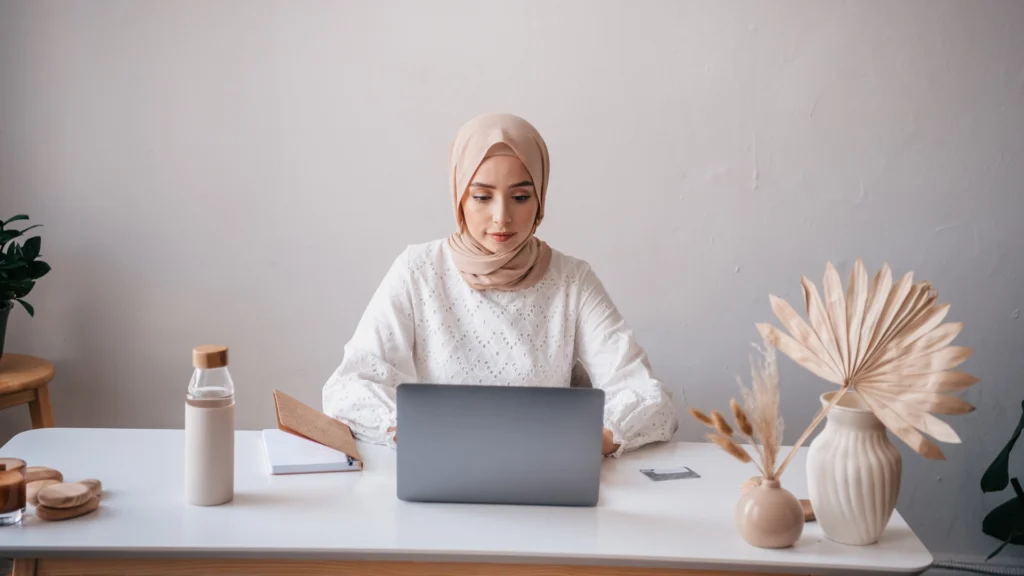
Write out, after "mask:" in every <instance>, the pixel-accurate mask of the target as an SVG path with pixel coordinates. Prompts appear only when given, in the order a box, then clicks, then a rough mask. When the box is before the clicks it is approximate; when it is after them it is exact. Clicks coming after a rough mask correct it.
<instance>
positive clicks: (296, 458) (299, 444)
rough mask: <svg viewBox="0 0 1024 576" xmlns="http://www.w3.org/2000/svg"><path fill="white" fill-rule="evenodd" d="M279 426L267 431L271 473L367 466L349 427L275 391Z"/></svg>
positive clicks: (264, 450)
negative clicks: (364, 464)
mask: <svg viewBox="0 0 1024 576" xmlns="http://www.w3.org/2000/svg"><path fill="white" fill-rule="evenodd" d="M274 406H275V408H276V410H277V428H276V429H272V428H270V429H266V430H263V452H264V454H265V455H266V459H267V469H268V470H269V472H270V473H271V474H303V473H313V472H346V471H358V470H362V469H363V462H362V457H360V455H359V450H358V449H357V448H356V443H355V439H354V438H353V437H352V431H351V429H349V427H348V426H346V425H345V424H343V423H341V422H339V421H338V420H335V419H334V418H331V417H329V416H327V415H326V414H324V413H323V412H320V411H319V410H316V409H314V408H312V407H310V406H307V405H305V404H303V403H302V402H300V401H298V400H296V399H295V398H292V397H291V396H289V395H287V394H285V393H284V392H281V391H280V390H274Z"/></svg>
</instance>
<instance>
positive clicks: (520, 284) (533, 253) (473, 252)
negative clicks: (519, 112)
mask: <svg viewBox="0 0 1024 576" xmlns="http://www.w3.org/2000/svg"><path fill="white" fill-rule="evenodd" d="M499 154H508V155H515V156H518V157H519V159H520V160H521V161H522V162H523V164H524V165H525V166H526V169H527V170H528V171H529V172H530V176H531V177H532V178H533V185H534V188H535V189H536V191H537V200H538V207H537V220H536V222H534V225H533V230H532V231H531V232H530V237H529V238H527V239H526V240H525V241H524V242H522V243H521V244H519V246H517V247H516V248H514V249H512V250H511V251H509V252H505V253H501V254H495V253H493V252H491V251H490V250H488V249H487V248H485V247H484V246H483V245H481V244H480V243H479V242H477V241H476V239H474V238H473V236H472V235H471V234H470V233H469V232H468V231H466V229H465V220H464V218H463V214H462V196H463V194H465V192H466V188H467V187H468V186H469V183H470V180H471V179H472V178H473V175H474V174H476V170H477V168H479V167H480V163H481V162H483V161H484V159H485V158H489V157H490V156H495V155H499ZM449 169H450V173H449V174H450V178H451V191H452V206H453V208H454V210H455V222H456V224H457V225H458V228H459V230H458V231H457V232H455V233H454V234H452V235H451V236H450V237H449V238H448V246H449V247H450V248H451V251H452V258H453V260H454V261H455V266H456V267H457V268H458V269H459V272H460V273H461V274H462V277H463V278H465V279H466V282H468V283H469V285H470V286H472V287H473V288H475V289H477V290H487V289H491V290H518V289H521V288H529V287H530V286H533V285H534V284H536V283H537V282H538V281H539V280H540V279H541V278H542V277H543V276H544V273H545V272H547V269H548V265H549V264H550V263H551V248H550V247H549V246H548V245H547V244H546V243H544V242H543V241H541V240H540V239H538V238H537V237H536V236H534V235H533V234H534V232H536V231H537V226H539V225H540V222H541V219H543V218H544V201H545V199H546V198H547V186H548V173H549V169H550V166H549V162H548V148H547V144H545V143H544V139H543V138H541V135H540V133H539V132H537V129H536V128H534V127H533V126H532V125H531V124H530V123H529V122H527V121H526V120H523V119H522V118H520V117H518V116H513V115H511V114H484V115H481V116H477V117H476V118H474V119H472V120H470V121H469V122H467V123H466V124H464V125H463V126H462V128H460V129H459V131H458V133H457V134H456V135H455V140H454V141H453V142H452V147H451V152H450V155H449Z"/></svg>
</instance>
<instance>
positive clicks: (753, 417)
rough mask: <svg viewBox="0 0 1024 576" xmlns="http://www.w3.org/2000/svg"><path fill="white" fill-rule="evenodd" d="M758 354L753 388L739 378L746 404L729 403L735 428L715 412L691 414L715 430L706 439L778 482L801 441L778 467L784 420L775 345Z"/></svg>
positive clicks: (753, 368)
mask: <svg viewBox="0 0 1024 576" xmlns="http://www.w3.org/2000/svg"><path fill="white" fill-rule="evenodd" d="M759 352H760V356H761V358H760V360H758V361H755V358H754V357H753V356H751V359H750V374H751V377H752V380H753V381H752V383H751V386H750V388H747V387H746V386H744V384H743V381H742V380H741V379H737V380H738V381H739V386H740V397H741V398H742V399H743V403H742V404H740V402H738V401H737V400H736V399H735V398H732V399H731V400H730V401H729V411H730V412H731V413H732V417H733V423H734V426H730V425H729V423H728V422H727V421H726V418H725V416H723V415H722V414H721V413H720V412H717V411H714V410H712V412H711V416H710V417H709V416H707V415H706V414H704V413H703V412H701V411H700V410H697V409H695V408H691V409H690V414H691V415H692V416H693V417H694V419H695V420H697V421H698V422H700V423H702V424H704V425H705V426H707V427H709V428H712V429H714V430H715V431H714V432H713V433H709V434H708V435H707V438H708V439H709V440H711V441H712V442H714V443H715V444H717V445H718V446H719V447H720V448H722V450H724V451H725V452H726V453H728V454H730V455H732V456H733V457H734V458H736V459H737V460H739V461H741V462H744V463H747V462H753V463H754V465H755V466H756V467H757V469H758V471H759V472H761V477H763V478H765V479H767V480H776V479H778V478H779V476H781V475H782V472H783V470H785V466H786V464H787V463H788V462H789V458H790V457H792V455H793V454H794V453H795V452H796V449H797V448H799V447H800V444H802V441H801V442H799V443H797V444H796V445H795V446H794V447H793V449H792V450H791V451H790V453H789V456H788V457H787V459H786V460H785V461H784V462H783V463H782V465H781V466H776V463H777V462H778V461H779V450H780V448H781V447H782V430H783V421H782V418H781V417H779V369H778V365H777V364H776V362H775V358H776V356H775V348H774V347H773V346H771V345H767V344H766V346H765V348H764V349H759ZM735 436H739V437H741V438H743V439H746V440H748V441H749V442H750V445H751V446H752V449H753V451H754V452H755V455H756V459H754V458H752V457H751V456H750V453H749V452H748V451H747V450H746V449H745V448H743V447H742V446H741V445H740V444H739V443H738V442H736V440H735Z"/></svg>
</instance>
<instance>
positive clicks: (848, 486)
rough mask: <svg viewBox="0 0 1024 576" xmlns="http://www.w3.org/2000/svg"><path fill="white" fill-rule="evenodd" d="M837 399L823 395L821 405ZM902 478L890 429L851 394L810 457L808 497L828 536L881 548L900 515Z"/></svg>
mask: <svg viewBox="0 0 1024 576" xmlns="http://www.w3.org/2000/svg"><path fill="white" fill-rule="evenodd" d="M838 393H839V391H835V392H828V393H826V394H822V396H821V402H822V405H827V404H828V403H829V402H831V401H832V399H833V398H834V397H835V395H836V394H838ZM902 472H903V463H902V460H901V457H900V453H899V450H897V449H896V447H895V446H894V445H893V444H892V442H890V441H889V436H888V435H887V434H886V429H885V426H884V425H882V422H881V421H879V420H878V418H877V417H876V416H875V415H874V414H873V413H872V412H871V410H870V409H868V407H867V406H866V405H865V404H864V401H863V400H861V398H860V396H859V395H858V394H857V393H856V392H853V391H848V392H847V393H846V394H844V395H843V397H842V398H841V399H840V400H839V402H838V403H837V404H836V405H835V406H833V407H832V409H831V410H829V413H828V416H827V421H826V423H825V428H824V429H823V430H822V431H821V434H819V435H818V437H817V438H815V439H814V441H813V442H811V444H810V447H809V448H808V453H807V488H808V494H809V496H810V500H811V507H812V508H813V509H814V515H815V516H816V517H817V521H818V523H819V524H821V529H822V531H823V532H824V533H825V536H826V537H828V538H829V539H830V540H834V541H836V542H839V543H841V544H850V545H855V546H864V545H868V544H874V543H875V542H877V541H878V539H879V538H880V537H881V536H882V532H884V531H885V527H886V526H887V525H888V523H889V518H890V517H891V516H892V512H893V510H895V509H896V498H897V497H898V496H899V491H900V479H901V475H902Z"/></svg>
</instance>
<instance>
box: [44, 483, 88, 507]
mask: <svg viewBox="0 0 1024 576" xmlns="http://www.w3.org/2000/svg"><path fill="white" fill-rule="evenodd" d="M92 497H93V495H92V491H91V490H89V487H88V486H86V485H85V484H78V483H76V482H72V483H70V484H69V483H61V484H53V485H51V486H47V487H46V488H43V489H42V490H40V491H39V493H38V494H37V495H36V499H37V500H39V506H45V507H47V508H75V507H77V506H81V505H82V504H85V503H86V502H88V501H89V499H90V498H92Z"/></svg>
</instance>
